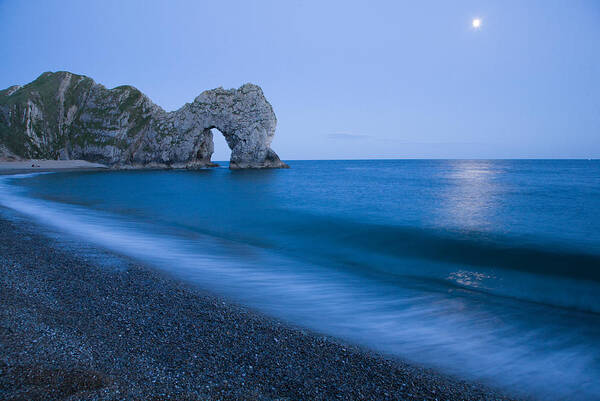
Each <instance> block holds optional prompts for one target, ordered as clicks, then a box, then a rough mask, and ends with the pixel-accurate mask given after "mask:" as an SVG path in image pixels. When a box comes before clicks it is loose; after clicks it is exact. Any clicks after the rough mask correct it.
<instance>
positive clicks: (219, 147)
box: [210, 127, 231, 165]
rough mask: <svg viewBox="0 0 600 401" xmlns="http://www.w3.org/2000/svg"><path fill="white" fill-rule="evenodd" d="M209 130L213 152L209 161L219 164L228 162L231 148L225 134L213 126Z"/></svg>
mask: <svg viewBox="0 0 600 401" xmlns="http://www.w3.org/2000/svg"><path fill="white" fill-rule="evenodd" d="M210 131H211V132H212V139H213V154H212V156H211V158H210V160H211V162H212V163H216V164H221V165H223V164H226V163H229V160H230V159H231V149H230V148H229V145H228V144H227V140H226V139H225V136H224V135H223V133H222V132H221V131H219V129H218V128H214V127H213V128H212V129H211V130H210Z"/></svg>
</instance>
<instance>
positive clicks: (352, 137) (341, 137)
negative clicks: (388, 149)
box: [327, 132, 371, 141]
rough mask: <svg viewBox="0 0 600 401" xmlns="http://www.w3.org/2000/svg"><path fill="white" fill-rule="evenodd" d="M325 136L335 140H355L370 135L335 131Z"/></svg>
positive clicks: (366, 137)
mask: <svg viewBox="0 0 600 401" xmlns="http://www.w3.org/2000/svg"><path fill="white" fill-rule="evenodd" d="M327 137H328V138H329V139H336V140H351V141H354V140H357V139H368V138H371V135H366V134H350V133H347V132H340V133H335V134H329V135H327Z"/></svg>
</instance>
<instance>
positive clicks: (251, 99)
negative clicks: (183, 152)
mask: <svg viewBox="0 0 600 401" xmlns="http://www.w3.org/2000/svg"><path fill="white" fill-rule="evenodd" d="M173 118H174V120H175V121H176V124H175V127H176V128H177V130H178V132H179V135H180V137H179V138H178V141H179V142H181V143H185V142H189V140H190V138H189V137H190V136H191V137H192V138H191V139H192V140H193V138H196V139H197V140H196V141H194V147H193V148H192V152H191V155H190V161H189V162H190V163H191V165H194V164H202V163H210V161H211V156H212V152H213V151H214V144H213V133H212V132H211V130H212V129H214V128H216V129H217V130H218V131H219V132H221V133H222V134H223V136H224V137H225V140H226V142H227V145H228V146H229V148H230V149H231V158H230V168H232V169H242V168H282V167H283V168H285V167H287V165H286V164H285V163H283V162H282V161H281V160H280V159H279V156H277V154H276V153H275V152H274V151H273V150H272V149H271V148H270V145H271V141H272V140H273V137H274V135H275V128H276V126H277V118H276V117H275V113H274V112H273V108H272V107H271V105H270V104H269V102H268V101H267V100H266V98H265V97H264V95H263V92H262V90H261V89H260V87H258V86H256V85H252V84H246V85H244V86H242V87H240V88H239V89H229V90H225V89H223V88H217V89H212V90H209V91H205V92H203V93H202V94H200V96H198V97H197V98H196V99H194V101H193V102H192V103H189V104H186V105H185V106H184V107H182V108H181V109H179V110H177V111H175V112H173ZM190 127H195V128H196V129H190Z"/></svg>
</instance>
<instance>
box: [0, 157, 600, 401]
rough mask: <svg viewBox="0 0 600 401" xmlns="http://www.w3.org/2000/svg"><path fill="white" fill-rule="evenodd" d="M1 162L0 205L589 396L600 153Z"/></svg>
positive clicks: (291, 306) (435, 363) (445, 359)
mask: <svg viewBox="0 0 600 401" xmlns="http://www.w3.org/2000/svg"><path fill="white" fill-rule="evenodd" d="M290 165H291V167H292V168H291V169H290V170H268V171H229V170H228V169H226V168H215V169H210V170H201V171H110V172H73V173H54V174H39V175H29V176H20V177H14V176H13V177H0V205H4V206H6V207H8V208H11V209H14V210H16V211H17V212H19V213H20V214H25V215H29V216H31V217H33V218H35V219H36V220H38V221H41V222H43V223H46V224H49V225H51V226H54V228H57V229H59V230H61V231H63V232H65V233H68V234H69V235H71V236H75V237H81V238H85V240H86V241H89V242H92V243H95V244H98V245H101V246H104V247H107V248H110V249H112V250H114V251H117V252H119V253H122V254H125V255H128V256H132V257H135V258H138V259H141V260H142V261H144V262H146V263H148V264H151V265H153V266H156V267H159V268H161V269H165V270H168V271H170V272H172V273H174V274H176V275H178V276H180V277H182V278H184V279H187V280H191V281H193V282H195V283H197V284H198V285H200V286H202V287H204V288H207V289H210V290H212V291H213V292H216V293H219V294H223V295H226V296H228V297H231V298H233V299H235V300H237V301H239V302H242V303H245V304H248V305H251V306H253V307H256V308H258V309H260V310H263V311H265V312H266V313H268V314H271V315H274V316H276V317H280V318H283V319H286V320H288V321H291V322H294V323H298V324H300V325H304V326H308V327H310V328H313V329H316V330H319V331H321V332H323V333H326V334H331V335H336V336H339V337H342V338H346V339H348V340H351V341H354V342H357V343H360V344H364V345H367V346H370V347H372V348H375V349H378V350H381V351H384V352H387V353H390V354H394V355H398V356H400V357H402V358H404V359H408V360H412V361H416V362H417V363H421V364H424V365H426V366H431V367H435V368H437V369H440V370H442V371H445V372H448V373H451V374H455V375H458V376H461V377H465V378H470V379H480V380H483V381H486V382H488V383H492V384H494V385H497V386H501V387H508V388H511V389H513V390H517V391H521V392H523V393H524V394H526V395H527V394H529V395H531V394H534V395H536V397H537V398H540V399H548V398H551V399H581V400H590V399H600V162H599V161H585V160H581V161H566V160H565V161H552V160H547V161H545V160H537V161H530V160H519V161H508V160H507V161H501V160H500V161H498V160H496V161H487V160H472V161H466V160H452V161H448V160H384V161H296V162H290Z"/></svg>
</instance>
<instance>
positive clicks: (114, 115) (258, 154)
mask: <svg viewBox="0 0 600 401" xmlns="http://www.w3.org/2000/svg"><path fill="white" fill-rule="evenodd" d="M276 126H277V118H276V116H275V113H274V111H273V107H272V106H271V104H270V103H269V102H268V101H267V99H266V98H265V96H264V94H263V91H262V89H261V88H260V87H259V86H257V85H253V84H245V85H243V86H241V87H240V88H238V89H223V88H217V89H212V90H207V91H204V92H202V93H201V94H200V95H199V96H198V97H196V99H194V101H193V102H191V103H187V104H185V105H184V106H183V107H181V108H180V109H178V110H176V111H172V112H167V111H165V110H163V109H162V108H161V107H159V106H158V105H156V104H154V103H153V102H152V101H151V100H150V99H149V98H148V97H147V96H146V95H144V94H143V93H142V92H140V91H139V90H138V89H136V88H134V87H132V86H119V87H116V88H113V89H107V88H105V87H104V86H102V85H100V84H97V83H95V82H94V81H93V80H92V79H91V78H88V77H86V76H82V75H76V74H72V73H70V72H65V71H61V72H56V73H53V72H46V73H44V74H42V75H41V76H40V77H39V78H37V79H36V80H35V81H33V82H31V83H30V84H27V85H25V86H22V87H18V86H12V87H10V88H8V89H5V90H3V91H0V151H1V152H0V156H2V157H3V158H5V159H8V158H9V157H12V158H29V159H44V158H45V159H59V160H74V159H81V160H87V161H90V162H98V163H102V164H105V165H108V166H111V167H114V168H202V167H210V166H214V164H213V163H212V162H211V157H212V154H213V151H214V144H213V129H217V130H218V131H220V132H221V134H222V135H223V136H224V137H225V140H226V141H227V144H228V146H229V148H230V149H231V160H230V168H232V169H244V168H286V167H288V166H287V165H286V164H285V163H284V162H282V161H281V160H280V159H279V156H278V155H277V154H276V153H275V152H274V151H273V150H272V149H271V148H270V145H271V142H272V140H273V137H274V136H275V129H276Z"/></svg>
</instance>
